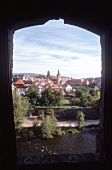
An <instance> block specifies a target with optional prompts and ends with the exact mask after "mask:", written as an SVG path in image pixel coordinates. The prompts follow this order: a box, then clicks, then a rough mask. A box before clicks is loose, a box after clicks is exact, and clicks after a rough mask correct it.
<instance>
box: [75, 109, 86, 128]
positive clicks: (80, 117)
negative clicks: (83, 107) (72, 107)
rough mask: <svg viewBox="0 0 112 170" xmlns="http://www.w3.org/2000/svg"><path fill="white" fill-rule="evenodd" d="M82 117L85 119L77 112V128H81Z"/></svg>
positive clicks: (80, 112) (82, 114) (81, 113)
mask: <svg viewBox="0 0 112 170" xmlns="http://www.w3.org/2000/svg"><path fill="white" fill-rule="evenodd" d="M84 117H85V115H84V113H83V112H82V111H78V112H77V122H78V126H79V128H82V127H83V123H84Z"/></svg>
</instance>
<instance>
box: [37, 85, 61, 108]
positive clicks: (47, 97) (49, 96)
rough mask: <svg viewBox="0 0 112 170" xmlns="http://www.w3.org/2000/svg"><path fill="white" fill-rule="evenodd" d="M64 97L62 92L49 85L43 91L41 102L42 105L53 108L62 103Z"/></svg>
mask: <svg viewBox="0 0 112 170" xmlns="http://www.w3.org/2000/svg"><path fill="white" fill-rule="evenodd" d="M62 99H63V95H62V92H60V91H59V92H57V91H55V90H53V89H52V88H51V87H49V88H47V89H45V90H44V91H43V92H42V95H41V100H40V101H41V102H40V104H41V106H45V107H47V108H48V109H51V108H52V107H53V106H58V107H59V106H60V105H62V101H63V100H62Z"/></svg>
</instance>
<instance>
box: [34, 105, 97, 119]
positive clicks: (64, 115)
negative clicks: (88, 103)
mask: <svg viewBox="0 0 112 170" xmlns="http://www.w3.org/2000/svg"><path fill="white" fill-rule="evenodd" d="M79 110H80V111H82V112H83V113H84V114H85V119H86V120H95V119H99V112H98V110H97V109H93V108H77V109H76V108H75V109H74V108H64V109H54V112H55V114H56V117H57V118H58V119H59V120H60V119H64V120H70V119H76V115H77V112H78V111H79ZM42 111H43V112H44V113H46V111H47V110H46V109H40V108H39V109H37V113H35V114H34V113H32V115H33V116H34V115H35V116H36V115H37V116H38V115H40V114H41V113H42Z"/></svg>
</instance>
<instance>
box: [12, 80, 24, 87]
mask: <svg viewBox="0 0 112 170" xmlns="http://www.w3.org/2000/svg"><path fill="white" fill-rule="evenodd" d="M13 85H14V87H16V88H26V85H25V83H24V82H23V81H22V80H21V79H19V80H17V81H16V82H15V83H14V84H13Z"/></svg>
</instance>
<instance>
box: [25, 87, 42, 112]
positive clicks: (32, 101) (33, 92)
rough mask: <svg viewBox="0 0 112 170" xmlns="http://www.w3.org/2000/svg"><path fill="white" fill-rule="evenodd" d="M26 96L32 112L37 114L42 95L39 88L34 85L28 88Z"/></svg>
mask: <svg viewBox="0 0 112 170" xmlns="http://www.w3.org/2000/svg"><path fill="white" fill-rule="evenodd" d="M25 96H26V97H28V99H29V106H30V109H31V110H34V111H35V112H36V108H37V106H38V105H39V101H40V94H39V90H38V87H37V86H36V85H35V84H32V85H30V86H29V87H28V90H27V91H26V93H25Z"/></svg>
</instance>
